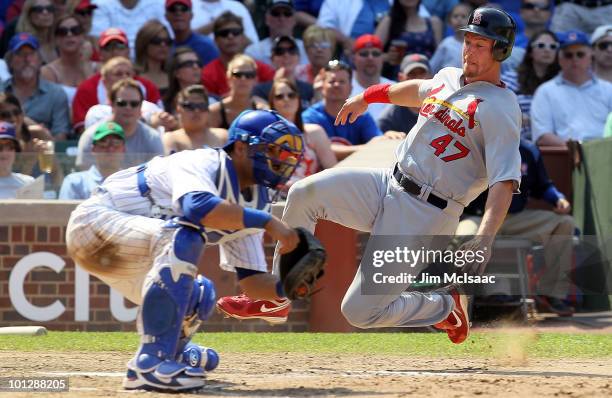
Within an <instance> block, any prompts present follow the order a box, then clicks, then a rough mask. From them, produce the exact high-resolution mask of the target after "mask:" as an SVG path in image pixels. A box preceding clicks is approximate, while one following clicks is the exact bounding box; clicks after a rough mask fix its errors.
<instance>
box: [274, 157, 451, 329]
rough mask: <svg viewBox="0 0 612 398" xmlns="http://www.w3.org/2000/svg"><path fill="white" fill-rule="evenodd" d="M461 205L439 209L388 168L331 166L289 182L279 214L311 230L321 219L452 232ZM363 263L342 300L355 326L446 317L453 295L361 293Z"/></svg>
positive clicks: (405, 231)
mask: <svg viewBox="0 0 612 398" xmlns="http://www.w3.org/2000/svg"><path fill="white" fill-rule="evenodd" d="M462 210H463V208H462V207H457V206H449V208H447V209H445V210H440V209H438V208H437V207H434V206H432V205H430V204H429V203H426V202H423V201H421V200H418V199H417V198H415V197H414V196H412V195H410V194H408V193H406V192H405V191H404V190H403V189H402V188H401V187H399V185H398V184H397V182H396V181H395V179H394V178H393V176H392V175H391V170H389V169H374V168H332V169H327V170H324V171H322V172H320V173H317V174H314V175H311V176H309V177H307V178H305V179H303V180H300V181H298V182H297V183H295V184H294V185H293V186H292V187H291V189H290V191H289V196H288V197H287V205H286V206H285V210H284V213H283V218H282V219H283V221H285V222H287V223H288V224H289V225H290V226H292V227H297V226H301V227H304V228H307V229H308V230H310V231H311V232H314V229H315V225H316V222H317V220H318V219H323V220H329V221H333V222H335V223H338V224H341V225H344V226H346V227H348V228H353V229H356V230H359V231H364V232H370V233H371V234H372V235H419V236H425V235H454V233H455V229H456V228H457V224H458V222H459V216H460V214H461V211H462ZM277 259H278V256H275V273H277V274H278V272H277V265H278V261H277ZM365 266H369V267H372V266H373V265H372V264H363V263H362V264H360V266H359V269H358V270H357V273H356V274H355V277H354V279H353V282H352V283H351V285H350V287H349V288H348V290H347V292H346V294H345V295H344V299H343V301H342V307H341V310H342V313H343V314H344V316H345V317H346V319H347V320H348V321H349V322H350V323H351V324H352V325H353V326H356V327H359V328H373V327H398V326H399V327H420V326H428V325H433V324H436V323H438V322H440V321H442V320H444V319H445V318H446V317H447V316H448V314H449V313H450V311H451V310H452V309H453V306H454V304H453V299H452V298H451V297H450V296H449V295H441V294H438V293H431V294H425V293H418V292H410V293H406V292H404V293H401V294H400V295H395V294H388V295H362V293H361V284H362V280H361V279H362V278H361V267H365ZM408 286H409V285H408V284H406V285H405V287H404V289H402V290H405V289H406V288H408ZM398 287H400V286H399V285H398Z"/></svg>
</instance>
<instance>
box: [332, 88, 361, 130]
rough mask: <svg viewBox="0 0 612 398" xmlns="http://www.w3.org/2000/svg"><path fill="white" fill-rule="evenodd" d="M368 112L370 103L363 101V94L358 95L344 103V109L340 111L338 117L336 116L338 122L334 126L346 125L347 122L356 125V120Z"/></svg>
mask: <svg viewBox="0 0 612 398" xmlns="http://www.w3.org/2000/svg"><path fill="white" fill-rule="evenodd" d="M367 110H368V103H367V102H365V100H364V99H363V94H358V95H356V96H354V97H351V98H349V99H347V100H346V101H345V102H344V105H342V109H340V112H338V116H336V122H335V123H334V124H335V125H336V126H337V125H339V124H346V121H347V120H348V122H349V123H354V122H355V120H357V118H358V117H359V116H361V115H362V114H364V113H365V111H367Z"/></svg>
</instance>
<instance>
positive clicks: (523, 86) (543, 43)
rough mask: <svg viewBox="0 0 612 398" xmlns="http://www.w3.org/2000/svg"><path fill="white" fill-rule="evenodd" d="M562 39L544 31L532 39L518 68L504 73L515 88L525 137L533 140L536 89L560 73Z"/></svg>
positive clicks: (509, 83) (503, 75) (504, 78)
mask: <svg viewBox="0 0 612 398" xmlns="http://www.w3.org/2000/svg"><path fill="white" fill-rule="evenodd" d="M558 50H559V42H558V41H557V37H556V36H555V34H554V33H553V32H551V31H549V30H544V31H542V32H540V33H538V34H536V35H534V36H532V38H531V39H530V40H529V43H528V44H527V52H526V53H525V57H524V58H523V62H521V64H520V65H519V67H518V70H517V71H516V72H515V71H507V72H504V73H503V74H502V81H503V82H504V83H505V84H506V86H507V87H508V88H509V89H510V90H512V91H514V93H515V94H516V96H517V98H518V103H519V106H520V107H521V113H522V116H523V122H522V123H521V137H522V138H524V139H526V140H529V141H531V139H532V137H531V119H530V114H531V102H532V101H533V94H534V93H535V91H536V89H537V88H538V87H539V86H540V85H541V84H542V83H544V82H547V81H549V80H550V79H552V78H554V77H555V76H556V75H557V74H558V73H559V63H558V61H557V53H558Z"/></svg>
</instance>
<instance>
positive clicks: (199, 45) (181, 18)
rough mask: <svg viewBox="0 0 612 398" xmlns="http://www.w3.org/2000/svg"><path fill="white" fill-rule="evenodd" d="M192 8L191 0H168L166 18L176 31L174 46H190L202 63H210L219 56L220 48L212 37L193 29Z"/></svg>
mask: <svg viewBox="0 0 612 398" xmlns="http://www.w3.org/2000/svg"><path fill="white" fill-rule="evenodd" d="M191 10H192V4H191V0H166V20H167V21H168V23H170V27H172V31H173V32H174V45H173V48H179V47H189V48H191V49H192V50H193V51H195V53H196V54H197V55H198V58H200V61H201V62H202V65H208V63H209V62H210V61H212V60H213V59H215V58H217V57H218V56H219V50H217V46H215V43H214V42H213V41H212V39H211V38H210V37H208V36H206V35H203V34H200V33H197V32H194V31H193V30H192V29H191V25H190V24H191V20H192V18H193V12H192V11H191Z"/></svg>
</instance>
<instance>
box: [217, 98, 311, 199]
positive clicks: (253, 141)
mask: <svg viewBox="0 0 612 398" xmlns="http://www.w3.org/2000/svg"><path fill="white" fill-rule="evenodd" d="M228 135H229V139H228V143H227V144H226V145H225V147H228V146H230V145H233V143H234V142H236V141H242V142H245V143H248V146H249V157H250V158H251V159H252V160H253V176H254V178H255V181H256V182H257V183H258V184H260V185H263V186H266V187H268V188H276V187H277V186H279V185H283V184H285V183H286V182H287V180H289V178H290V177H291V175H292V174H293V172H294V171H295V169H296V167H297V165H298V163H299V162H300V160H301V158H302V154H303V152H304V140H303V138H302V133H301V132H300V130H298V128H297V127H296V126H295V125H294V124H293V123H291V122H290V121H288V120H287V119H285V118H283V117H282V116H280V115H279V114H278V113H277V112H274V111H268V110H248V111H244V112H242V113H241V114H240V115H239V116H238V117H237V118H236V120H234V122H233V123H232V125H231V126H230V128H229V131H228Z"/></svg>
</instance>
